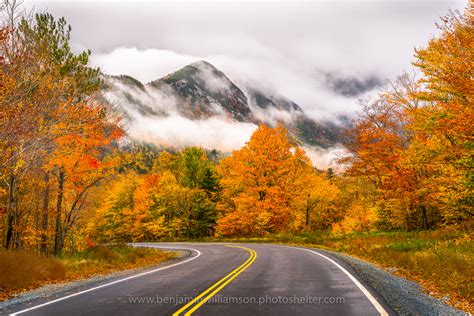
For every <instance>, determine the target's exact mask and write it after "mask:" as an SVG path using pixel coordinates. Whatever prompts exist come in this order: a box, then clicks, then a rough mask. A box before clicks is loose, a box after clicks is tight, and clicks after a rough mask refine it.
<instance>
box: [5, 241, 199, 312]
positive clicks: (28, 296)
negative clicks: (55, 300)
mask: <svg viewBox="0 0 474 316" xmlns="http://www.w3.org/2000/svg"><path fill="white" fill-rule="evenodd" d="M173 252H175V253H177V254H178V255H177V256H176V257H175V258H173V259H170V260H167V261H164V262H162V263H160V264H157V265H153V266H148V267H142V268H135V269H127V270H122V271H117V272H113V273H109V274H105V275H100V276H95V277H91V278H87V279H81V280H77V281H70V282H65V283H55V284H47V285H44V286H42V287H39V288H37V289H35V290H32V291H28V292H25V293H22V294H20V295H18V296H17V297H15V298H13V299H10V300H6V301H3V302H0V314H1V311H2V310H4V309H6V308H8V307H11V306H14V305H17V304H22V303H27V302H29V301H32V300H35V299H38V298H49V297H53V296H56V295H59V294H64V293H68V294H69V293H70V294H72V293H74V292H79V291H81V290H84V289H85V288H87V287H91V286H92V285H94V286H98V285H101V284H102V283H106V282H109V281H114V280H116V279H120V278H123V277H127V276H131V275H133V274H136V273H140V272H145V271H147V270H153V269H156V268H159V267H162V266H167V265H170V264H173V263H175V262H178V261H181V260H184V259H186V258H187V257H189V256H190V255H191V251H189V250H173Z"/></svg>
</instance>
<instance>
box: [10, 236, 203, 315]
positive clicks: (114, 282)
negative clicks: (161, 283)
mask: <svg viewBox="0 0 474 316" xmlns="http://www.w3.org/2000/svg"><path fill="white" fill-rule="evenodd" d="M139 247H149V248H158V249H176V250H179V249H184V250H193V251H196V252H197V256H194V257H191V258H189V259H186V260H184V261H181V262H178V263H174V264H172V265H169V266H166V267H161V268H158V269H154V270H150V271H146V272H143V273H139V274H135V275H132V276H129V277H126V278H123V279H120V280H115V281H113V282H110V283H106V284H102V285H99V286H96V287H93V288H90V289H87V290H84V291H81V292H77V293H74V294H71V295H67V296H64V297H61V298H58V299H56V300H53V301H49V302H46V303H43V304H40V305H36V306H33V307H30V308H27V309H23V310H20V311H18V312H15V313H12V314H10V316H15V315H19V314H23V313H26V312H29V311H31V310H34V309H38V308H41V307H43V306H46V305H49V304H53V303H56V302H59V301H63V300H66V299H68V298H71V297H74V296H78V295H81V294H84V293H87V292H92V291H95V290H98V289H100V288H103V287H106V286H109V285H113V284H117V283H120V282H123V281H127V280H130V279H134V278H138V277H141V276H144V275H147V274H151V273H154V272H158V271H161V270H164V269H168V268H172V267H176V266H178V265H180V264H183V263H186V262H189V261H191V260H194V259H196V258H198V257H199V256H200V255H201V252H200V251H199V250H197V249H194V248H181V247H176V248H168V247H152V246H151V245H150V246H147V245H140V246H139Z"/></svg>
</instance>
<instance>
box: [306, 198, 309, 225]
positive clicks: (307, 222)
mask: <svg viewBox="0 0 474 316" xmlns="http://www.w3.org/2000/svg"><path fill="white" fill-rule="evenodd" d="M309 196H310V195H309V194H308V199H307V200H306V227H308V225H309Z"/></svg>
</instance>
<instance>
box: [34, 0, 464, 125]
mask: <svg viewBox="0 0 474 316" xmlns="http://www.w3.org/2000/svg"><path fill="white" fill-rule="evenodd" d="M26 4H27V6H35V8H36V10H38V11H43V10H47V11H49V12H50V13H52V14H54V15H55V16H64V17H66V19H67V21H68V22H69V23H70V24H71V25H72V28H73V33H72V39H71V44H72V47H73V48H74V49H75V50H77V51H79V50H83V49H90V50H91V51H92V58H91V61H92V63H93V64H94V65H96V66H100V67H101V68H102V70H103V71H104V72H106V73H109V74H128V75H130V76H132V77H135V78H137V79H139V80H140V81H143V82H148V81H151V80H155V79H158V78H160V77H162V76H163V75H166V74H168V73H170V72H173V71H175V70H177V69H179V68H181V67H183V66H185V65H186V64H189V63H190V62H193V61H196V60H200V59H204V60H207V61H209V62H211V63H212V64H214V65H215V66H216V67H217V68H219V69H220V70H222V71H223V72H224V73H226V74H227V75H228V76H229V77H230V78H231V79H232V80H234V81H236V82H238V83H245V84H250V85H258V86H261V87H262V88H265V89H267V90H271V91H274V92H277V93H278V94H281V95H282V96H285V97H287V98H289V99H291V100H294V101H295V102H296V103H297V104H299V105H300V106H301V107H302V108H303V109H304V110H305V111H306V112H308V114H310V115H312V116H314V117H316V118H318V117H325V116H330V114H334V113H340V112H346V113H347V112H348V113H352V112H354V111H356V110H357V108H358V104H357V102H356V101H357V99H358V98H360V97H361V94H362V93H363V92H366V91H367V90H369V91H370V90H371V88H377V87H378V84H375V85H374V84H373V83H374V82H375V83H381V82H383V80H386V79H394V78H395V77H396V76H397V75H399V74H401V73H402V72H403V71H411V61H412V60H413V51H414V48H415V47H422V46H423V45H426V43H427V41H428V39H429V38H430V37H432V36H433V35H435V34H436V31H437V30H436V27H435V22H436V21H438V20H439V17H440V16H442V15H444V14H446V13H448V11H449V10H450V9H451V10H455V9H459V10H462V9H463V8H464V7H465V6H466V5H467V1H457V0H445V1H426V0H423V1H383V0H379V1H375V0H374V1H367V0H366V1H304V2H299V1H278V2H270V1H260V2H249V1H238V2H237V1H235V2H234V1H213V2H199V1H144V2H141V1H133V2H126V1H104V0H103V1H49V2H48V1H31V0H26ZM374 79H375V80H374ZM334 81H335V82H336V84H334ZM346 81H349V82H350V83H351V86H354V87H355V88H359V90H360V91H355V92H354V93H349V95H348V94H347V93H342V94H341V91H338V90H337V89H334V86H337V83H341V82H342V83H344V82H346ZM367 82H368V83H369V84H367ZM364 88H365V89H364ZM346 92H347V91H346ZM359 92H360V93H359Z"/></svg>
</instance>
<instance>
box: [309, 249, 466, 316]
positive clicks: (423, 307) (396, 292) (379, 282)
mask: <svg viewBox="0 0 474 316" xmlns="http://www.w3.org/2000/svg"><path fill="white" fill-rule="evenodd" d="M315 250H317V251H319V252H321V253H324V254H326V255H329V256H331V257H333V258H335V259H336V260H337V261H338V262H340V263H342V264H343V265H345V266H349V267H350V268H351V270H352V271H354V272H355V273H356V274H357V275H358V276H359V278H360V279H361V280H363V281H364V282H365V283H366V284H367V285H369V286H370V287H372V289H373V290H374V291H375V292H376V293H377V294H378V295H379V296H380V297H382V298H383V299H384V300H385V302H386V303H387V304H388V305H389V306H390V307H391V308H392V309H393V310H394V311H395V312H396V313H398V314H399V315H426V316H434V315H440V316H441V315H443V316H444V315H468V313H465V312H463V311H461V310H458V309H455V308H453V307H451V306H449V305H447V304H445V303H444V302H442V301H441V300H438V299H436V298H434V297H432V296H430V295H428V294H426V293H424V292H423V289H422V287H421V286H420V285H419V284H418V283H416V282H413V281H410V280H407V279H405V278H402V277H399V276H396V275H393V274H391V273H389V272H387V271H385V270H383V269H381V268H379V267H377V266H375V265H373V264H370V263H368V262H365V261H362V260H360V259H357V258H354V257H351V256H349V255H345V254H342V253H339V252H334V251H328V250H321V249H315Z"/></svg>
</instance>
